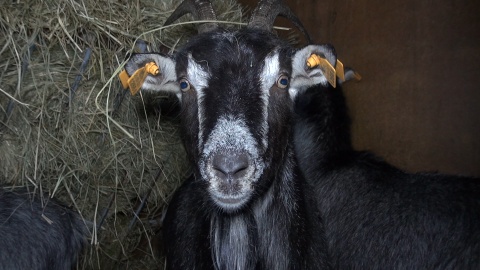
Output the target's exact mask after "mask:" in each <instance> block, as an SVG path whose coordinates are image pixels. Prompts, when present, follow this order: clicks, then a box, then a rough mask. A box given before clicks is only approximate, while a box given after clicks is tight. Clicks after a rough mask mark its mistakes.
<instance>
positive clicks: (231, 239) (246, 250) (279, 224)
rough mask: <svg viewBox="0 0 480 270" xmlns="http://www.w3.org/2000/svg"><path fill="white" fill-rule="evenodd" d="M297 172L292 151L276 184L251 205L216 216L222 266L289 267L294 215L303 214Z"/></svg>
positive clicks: (215, 241)
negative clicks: (300, 212) (300, 211)
mask: <svg viewBox="0 0 480 270" xmlns="http://www.w3.org/2000/svg"><path fill="white" fill-rule="evenodd" d="M296 174H297V165H296V162H295V160H294V157H293V150H290V151H288V157H287V158H286V160H285V163H284V166H282V168H281V170H280V172H278V173H277V174H276V176H275V179H273V184H272V185H271V186H270V188H269V189H268V190H267V191H266V192H265V193H264V194H263V195H262V196H259V197H258V198H257V199H256V201H254V202H253V203H252V205H251V207H250V208H248V209H245V210H244V211H242V212H241V213H238V214H235V215H224V214H221V213H217V214H215V215H213V216H212V218H211V241H212V242H211V245H212V256H213V260H214V262H215V264H216V266H217V268H218V269H255V268H256V267H257V266H259V265H260V266H263V267H261V268H265V269H289V262H290V259H291V254H290V253H291V247H290V245H289V244H288V241H289V238H290V237H289V236H290V235H289V234H290V233H291V230H292V227H293V226H294V225H293V222H292V218H293V217H295V218H298V216H299V215H301V214H299V213H296V212H297V207H298V200H299V196H297V194H295V193H296V192H298V187H296V185H297V183H296V182H298V178H297V176H296ZM254 247H257V249H255V248H254ZM252 258H256V259H252ZM249 263H250V264H253V263H255V265H248V264H249Z"/></svg>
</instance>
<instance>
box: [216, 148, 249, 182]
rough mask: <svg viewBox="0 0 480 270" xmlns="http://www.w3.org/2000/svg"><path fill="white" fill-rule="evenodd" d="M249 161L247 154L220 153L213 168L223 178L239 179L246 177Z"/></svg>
mask: <svg viewBox="0 0 480 270" xmlns="http://www.w3.org/2000/svg"><path fill="white" fill-rule="evenodd" d="M248 165H249V159H248V156H247V154H245V153H231V152H226V153H218V154H216V155H215V156H214V157H213V160H212V168H213V169H214V170H215V171H216V173H217V176H219V177H222V178H228V177H233V178H239V177H242V176H244V175H245V172H246V170H247V168H248Z"/></svg>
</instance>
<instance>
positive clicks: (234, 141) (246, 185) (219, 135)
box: [199, 116, 265, 210]
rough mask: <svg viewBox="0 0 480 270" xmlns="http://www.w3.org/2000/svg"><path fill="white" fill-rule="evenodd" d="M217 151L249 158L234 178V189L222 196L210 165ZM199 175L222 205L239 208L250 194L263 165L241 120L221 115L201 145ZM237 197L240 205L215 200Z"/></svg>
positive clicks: (218, 181)
mask: <svg viewBox="0 0 480 270" xmlns="http://www.w3.org/2000/svg"><path fill="white" fill-rule="evenodd" d="M219 152H223V153H224V152H232V153H241V152H243V153H245V154H247V155H248V157H249V166H248V168H247V169H246V171H245V174H244V177H242V179H239V180H238V183H237V184H238V192H236V194H234V195H232V194H228V195H225V194H224V193H223V192H222V191H221V188H220V186H221V184H222V181H223V180H222V179H220V178H219V177H218V176H217V174H216V173H215V171H214V169H213V166H212V164H211V163H212V155H214V154H216V153H219ZM199 166H200V173H201V175H202V178H203V179H205V180H207V181H208V182H209V183H210V186H209V191H210V193H211V194H212V195H213V198H214V200H215V201H216V203H217V204H218V205H219V206H220V207H222V208H224V209H231V210H233V209H234V208H239V207H241V206H242V205H243V203H244V202H246V201H247V200H248V198H249V197H250V196H251V191H252V183H253V182H256V181H257V180H258V179H259V178H260V176H261V175H262V173H263V169H264V167H265V165H264V163H263V161H262V160H261V157H260V152H259V146H258V145H257V143H256V141H255V139H254V137H253V135H252V133H251V132H250V130H249V129H248V127H247V125H246V123H245V121H244V120H243V119H237V118H235V117H233V116H225V117H221V118H220V119H219V120H218V122H217V124H216V125H215V127H214V129H213V130H212V132H211V133H210V135H209V136H208V139H207V140H206V142H205V145H204V147H203V152H202V157H201V159H200V162H199ZM227 197H228V198H229V199H240V204H238V205H235V204H225V203H222V202H221V201H219V200H216V199H222V198H227Z"/></svg>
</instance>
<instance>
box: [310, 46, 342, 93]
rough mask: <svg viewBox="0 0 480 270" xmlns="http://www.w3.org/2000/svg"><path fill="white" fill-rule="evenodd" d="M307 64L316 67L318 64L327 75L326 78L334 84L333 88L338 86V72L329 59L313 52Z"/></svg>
mask: <svg viewBox="0 0 480 270" xmlns="http://www.w3.org/2000/svg"><path fill="white" fill-rule="evenodd" d="M307 66H308V67H309V68H314V67H316V66H318V67H320V69H321V70H322V72H323V75H325V78H327V81H328V82H329V83H330V84H331V85H332V86H333V88H335V87H336V86H337V74H336V71H335V68H334V67H333V66H332V65H331V64H330V63H329V62H328V60H327V59H325V58H322V57H320V56H318V55H316V54H312V55H311V56H310V57H309V58H308V59H307Z"/></svg>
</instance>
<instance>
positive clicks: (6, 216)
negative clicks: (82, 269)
mask: <svg viewBox="0 0 480 270" xmlns="http://www.w3.org/2000/svg"><path fill="white" fill-rule="evenodd" d="M86 233H87V227H86V226H85V224H84V223H83V222H82V220H81V218H80V217H79V215H78V214H76V213H75V212H73V211H72V210H70V209H68V208H66V207H64V206H62V205H61V204H59V203H58V202H57V201H55V200H54V199H49V200H47V201H43V202H42V200H41V199H40V198H38V197H37V196H36V195H34V194H30V193H29V192H28V191H27V190H25V189H17V190H15V191H8V190H4V189H1V188H0V269H5V270H7V269H8V270H10V269H38V270H65V269H72V267H73V266H75V264H76V261H77V258H78V256H79V255H80V253H81V252H82V249H83V247H84V242H85V240H86Z"/></svg>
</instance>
